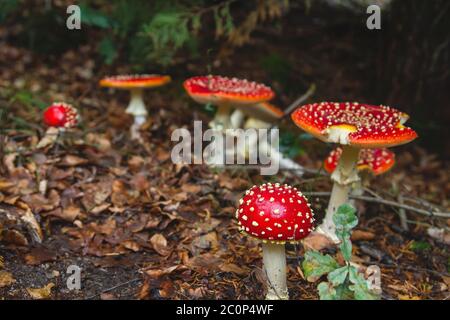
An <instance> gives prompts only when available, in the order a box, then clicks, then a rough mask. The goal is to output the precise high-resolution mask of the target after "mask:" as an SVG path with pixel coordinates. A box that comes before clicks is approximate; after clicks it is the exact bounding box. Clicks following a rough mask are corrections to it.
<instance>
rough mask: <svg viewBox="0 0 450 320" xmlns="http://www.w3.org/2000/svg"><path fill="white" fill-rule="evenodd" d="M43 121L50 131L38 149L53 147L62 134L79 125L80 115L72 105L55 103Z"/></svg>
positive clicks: (43, 117)
mask: <svg viewBox="0 0 450 320" xmlns="http://www.w3.org/2000/svg"><path fill="white" fill-rule="evenodd" d="M42 119H43V122H44V124H45V125H46V126H48V129H47V130H46V132H45V135H44V137H42V139H41V140H40V141H39V142H38V144H37V146H36V148H44V147H47V146H49V145H53V143H55V141H56V140H57V138H58V135H59V133H60V132H62V131H64V130H66V129H71V128H73V127H75V126H76V125H77V124H78V121H79V115H78V111H77V109H75V108H74V107H73V106H72V105H70V104H68V103H65V102H54V103H53V104H51V105H50V106H48V107H47V109H45V111H44V113H43V115H42Z"/></svg>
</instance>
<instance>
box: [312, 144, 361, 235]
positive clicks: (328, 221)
mask: <svg viewBox="0 0 450 320" xmlns="http://www.w3.org/2000/svg"><path fill="white" fill-rule="evenodd" d="M358 158H359V149H358V148H354V147H350V146H343V148H342V155H341V158H340V159H339V163H338V166H337V167H336V170H334V172H333V174H332V175H331V179H332V180H333V181H334V185H333V190H332V191H331V197H330V202H329V204H328V209H327V213H326V215H325V218H324V220H323V222H322V224H321V225H320V226H319V227H318V228H317V229H316V230H317V232H319V233H322V234H324V235H326V236H327V237H328V238H330V239H331V240H333V241H334V242H335V243H338V242H339V239H338V238H337V237H336V233H335V231H336V226H335V225H334V222H333V215H334V213H335V212H336V210H337V209H338V208H339V206H341V205H342V204H344V203H346V202H347V201H348V195H349V192H350V187H351V184H352V183H353V182H356V181H359V177H358V172H357V169H356V164H357V162H358Z"/></svg>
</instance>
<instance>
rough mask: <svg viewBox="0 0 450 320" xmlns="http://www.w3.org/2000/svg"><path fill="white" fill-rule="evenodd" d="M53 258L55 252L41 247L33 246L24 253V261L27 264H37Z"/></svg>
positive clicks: (53, 259) (54, 257)
mask: <svg viewBox="0 0 450 320" xmlns="http://www.w3.org/2000/svg"><path fill="white" fill-rule="evenodd" d="M55 260H56V253H55V252H53V251H50V250H48V249H46V248H43V247H37V248H33V249H31V251H30V252H29V253H28V254H26V255H25V263H26V264H28V265H39V264H42V263H44V262H48V261H55Z"/></svg>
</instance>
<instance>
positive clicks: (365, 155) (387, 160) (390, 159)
mask: <svg viewBox="0 0 450 320" xmlns="http://www.w3.org/2000/svg"><path fill="white" fill-rule="evenodd" d="M341 155H342V148H336V149H334V150H333V151H331V152H330V154H329V155H328V157H327V158H326V159H325V161H324V162H323V167H324V169H325V170H326V171H327V172H328V173H330V174H332V173H333V171H334V170H335V169H336V167H337V165H338V162H339V159H340V157H341ZM394 164H395V153H393V152H392V151H390V150H389V149H386V148H382V149H361V151H360V153H359V160H358V163H357V164H356V169H357V170H358V171H363V170H367V171H369V172H370V173H372V174H373V175H375V176H378V175H380V174H383V173H385V172H387V171H389V170H390V169H391V168H392V167H393V166H394Z"/></svg>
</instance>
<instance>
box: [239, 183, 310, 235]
mask: <svg viewBox="0 0 450 320" xmlns="http://www.w3.org/2000/svg"><path fill="white" fill-rule="evenodd" d="M239 203H240V205H239V208H238V209H237V211H236V218H237V220H238V224H239V226H240V230H241V232H244V233H245V234H247V235H249V236H251V237H255V238H258V239H261V240H264V241H269V242H274V243H284V242H286V241H291V242H296V241H299V240H301V239H303V238H305V237H306V236H307V235H308V234H309V233H310V232H311V231H312V229H313V222H314V213H313V211H312V210H311V208H310V204H309V203H308V199H306V198H305V197H304V196H303V195H302V193H301V192H299V191H298V190H297V189H296V188H293V187H291V186H288V185H286V184H285V185H283V186H281V185H280V184H278V183H276V184H272V183H267V184H263V185H261V186H253V187H252V188H251V189H249V190H247V192H246V193H245V196H244V197H243V198H242V199H241V200H240V201H239Z"/></svg>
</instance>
